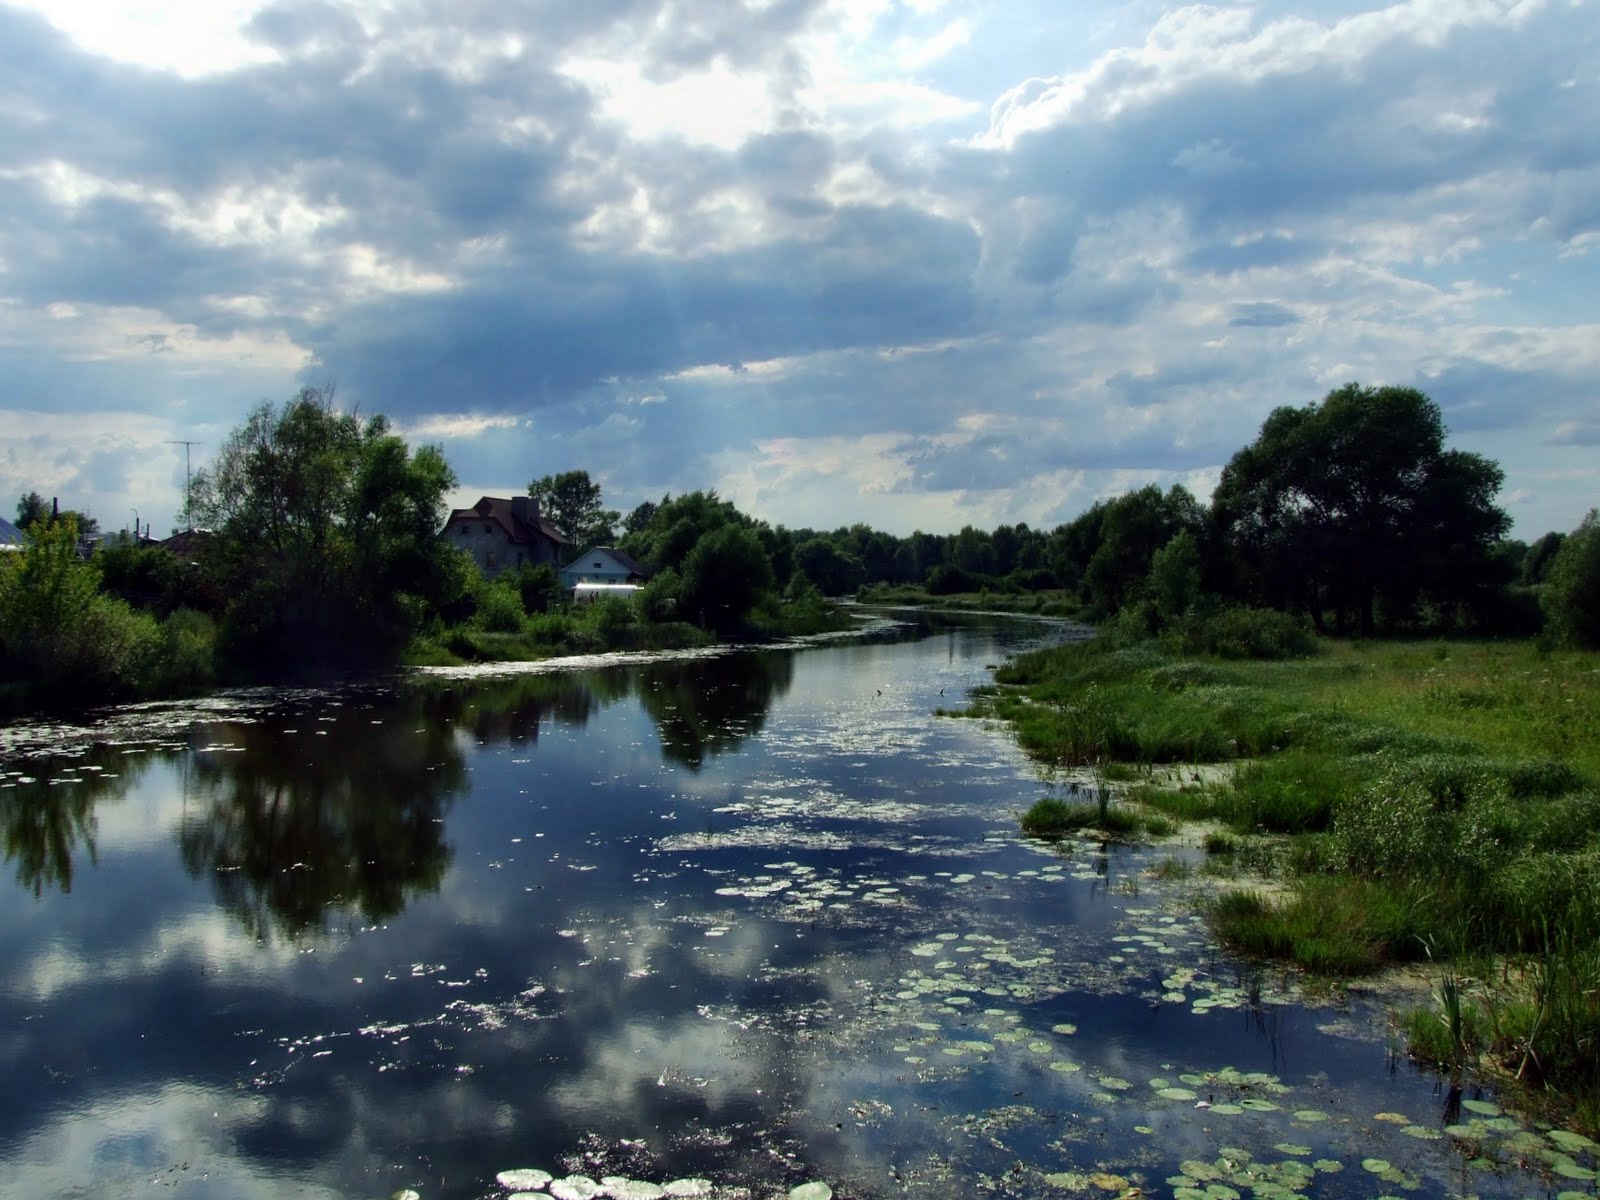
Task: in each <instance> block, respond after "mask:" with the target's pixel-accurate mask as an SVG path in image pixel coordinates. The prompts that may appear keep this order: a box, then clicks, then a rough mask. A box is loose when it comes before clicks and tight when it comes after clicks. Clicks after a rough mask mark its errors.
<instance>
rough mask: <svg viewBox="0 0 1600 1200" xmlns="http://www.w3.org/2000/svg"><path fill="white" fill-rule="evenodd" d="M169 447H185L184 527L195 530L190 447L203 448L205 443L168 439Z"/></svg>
mask: <svg viewBox="0 0 1600 1200" xmlns="http://www.w3.org/2000/svg"><path fill="white" fill-rule="evenodd" d="M167 445H169V446H182V447H183V527H184V529H185V530H191V529H193V528H194V517H193V515H192V514H193V512H194V507H193V505H194V491H193V489H192V487H191V486H190V481H191V479H192V478H193V476H192V475H191V474H190V471H189V447H191V446H203V445H205V443H204V442H186V441H184V440H183V439H182V438H168V439H167Z"/></svg>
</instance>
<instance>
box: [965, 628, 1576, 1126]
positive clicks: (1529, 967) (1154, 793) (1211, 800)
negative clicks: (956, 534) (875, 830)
mask: <svg viewBox="0 0 1600 1200" xmlns="http://www.w3.org/2000/svg"><path fill="white" fill-rule="evenodd" d="M997 679H998V681H999V683H1000V684H1001V685H1002V686H1001V687H1000V688H997V689H996V690H995V691H994V692H993V693H991V694H988V695H984V696H981V697H980V698H979V703H978V707H977V711H979V712H985V713H991V714H994V715H998V716H1001V717H1004V718H1006V719H1008V720H1009V721H1011V722H1012V724H1013V726H1014V728H1015V730H1016V733H1017V736H1018V738H1019V739H1020V741H1021V742H1022V744H1023V745H1024V746H1025V747H1026V748H1027V749H1028V750H1029V751H1030V752H1031V753H1032V754H1034V755H1035V756H1037V757H1039V758H1040V759H1042V760H1044V761H1046V762H1049V763H1052V764H1057V765H1060V766H1063V767H1069V766H1085V765H1093V764H1097V763H1098V764H1099V766H1100V769H1101V770H1102V771H1103V772H1105V773H1106V774H1107V775H1108V776H1109V777H1111V778H1112V779H1120V780H1121V781H1122V789H1121V790H1122V794H1123V796H1124V797H1126V798H1128V799H1132V800H1137V801H1140V802H1142V803H1143V804H1145V805H1146V806H1150V807H1154V808H1156V809H1158V810H1160V811H1162V812H1165V813H1167V814H1168V815H1171V816H1175V817H1180V818H1184V819H1195V820H1202V819H1203V820H1208V821H1212V822H1216V823H1220V824H1221V825H1222V826H1225V827H1226V829H1227V833H1226V834H1224V835H1221V836H1215V837H1213V838H1211V839H1209V844H1210V845H1211V846H1212V847H1214V848H1215V849H1216V850H1218V851H1219V852H1222V853H1226V852H1227V850H1228V848H1229V847H1230V846H1233V847H1239V848H1241V849H1242V848H1244V847H1246V846H1249V847H1250V848H1251V858H1252V860H1253V861H1257V862H1260V861H1263V860H1266V861H1270V862H1271V863H1272V864H1274V866H1275V872H1274V873H1275V874H1276V875H1277V876H1279V877H1280V883H1287V888H1284V887H1282V886H1274V887H1273V888H1272V889H1270V890H1269V889H1266V888H1261V889H1248V888H1247V889H1244V890H1238V891H1234V892H1231V893H1229V894H1226V895H1224V896H1223V897H1222V898H1221V899H1220V900H1219V901H1218V902H1217V903H1216V904H1215V906H1214V909H1213V914H1212V915H1213V921H1214V925H1215V928H1216V930H1217V932H1218V934H1219V935H1220V936H1221V937H1222V939H1223V940H1224V941H1225V942H1227V943H1228V944H1230V945H1231V946H1233V947H1234V948H1235V949H1237V950H1240V951H1241V952H1244V953H1248V954H1258V955H1263V956H1270V957H1275V958H1281V959H1287V960H1290V961H1293V962H1295V963H1297V964H1299V965H1301V966H1303V967H1305V968H1307V969H1309V970H1312V971H1315V972H1318V973H1323V974H1329V975H1357V974H1365V973H1371V972H1375V971H1379V970H1381V969H1383V968H1385V967H1387V966H1390V965H1392V964H1396V963H1402V962H1416V961H1431V962H1432V963H1433V964H1434V969H1435V970H1436V971H1437V973H1438V980H1439V985H1440V986H1439V994H1438V1001H1437V1003H1436V1005H1435V1006H1434V1009H1433V1010H1430V1011H1427V1012H1424V1013H1422V1014H1420V1015H1418V1016H1416V1017H1414V1018H1413V1019H1412V1021H1411V1028H1412V1033H1413V1037H1412V1045H1413V1050H1414V1052H1415V1053H1417V1054H1418V1055H1419V1056H1422V1057H1425V1058H1427V1059H1430V1060H1433V1061H1439V1062H1441V1063H1442V1064H1444V1065H1446V1066H1448V1067H1451V1068H1454V1069H1459V1068H1462V1067H1470V1066H1477V1067H1481V1068H1483V1069H1486V1070H1493V1071H1498V1072H1501V1073H1503V1074H1504V1075H1506V1076H1507V1077H1513V1076H1514V1077H1516V1078H1517V1079H1518V1080H1519V1082H1520V1084H1521V1085H1522V1086H1525V1087H1527V1088H1528V1089H1529V1090H1530V1092H1534V1093H1543V1094H1545V1095H1546V1096H1552V1097H1557V1098H1559V1099H1560V1100H1561V1101H1563V1102H1564V1103H1569V1104H1570V1106H1571V1107H1573V1108H1574V1109H1575V1110H1576V1111H1577V1113H1578V1119H1579V1121H1580V1122H1581V1123H1582V1124H1583V1125H1584V1126H1585V1127H1587V1128H1589V1129H1591V1130H1592V1129H1594V1128H1595V1127H1596V1126H1600V791H1597V784H1600V737H1596V731H1600V655H1595V654H1593V653H1559V654H1546V653H1543V652H1541V651H1540V650H1539V649H1537V648H1536V647H1535V646H1534V645H1533V644H1532V643H1493V644H1487V643H1466V642H1406V643H1402V642H1366V643H1359V642H1326V643H1322V644H1321V646H1320V653H1317V654H1316V655H1314V656H1312V657H1308V658H1303V659H1297V660H1291V661H1272V662H1248V663H1246V662H1237V661H1223V660H1218V659H1202V658H1180V657H1175V656H1173V655H1170V654H1167V653H1164V652H1163V651H1161V650H1160V649H1157V648H1156V647H1154V646H1153V645H1148V644H1147V645H1140V646H1127V645H1121V646H1119V645H1115V644H1112V643H1110V642H1109V641H1101V642H1095V643H1088V644H1084V645H1074V646H1065V647H1061V648H1058V649H1053V650H1048V651H1043V652H1040V653H1037V654H1033V655H1028V656H1025V657H1023V658H1021V659H1019V660H1017V661H1016V662H1014V663H1012V664H1009V665H1007V666H1006V667H1005V668H1003V669H1002V670H1001V671H1000V673H999V674H998V676H997ZM1200 763H1227V764H1231V765H1232V767H1233V769H1229V770H1225V771H1220V772H1216V771H1210V772H1208V771H1197V770H1194V769H1192V768H1190V769H1185V770H1180V771H1177V772H1174V771H1172V770H1171V768H1170V766H1169V767H1168V768H1167V769H1163V764H1168V765H1171V764H1200ZM1173 774H1176V775H1177V777H1178V778H1179V779H1181V780H1186V781H1187V783H1186V785H1183V786H1179V787H1172V786H1170V784H1168V783H1165V782H1162V781H1164V780H1166V779H1167V777H1169V776H1172V775H1173ZM1263 845H1264V846H1265V847H1266V850H1265V851H1264V850H1263Z"/></svg>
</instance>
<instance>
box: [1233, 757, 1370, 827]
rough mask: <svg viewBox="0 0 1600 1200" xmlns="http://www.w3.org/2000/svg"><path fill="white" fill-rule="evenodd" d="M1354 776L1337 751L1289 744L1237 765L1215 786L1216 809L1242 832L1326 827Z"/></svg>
mask: <svg viewBox="0 0 1600 1200" xmlns="http://www.w3.org/2000/svg"><path fill="white" fill-rule="evenodd" d="M1359 776H1360V771H1359V768H1357V769H1354V770H1353V769H1352V765H1351V764H1350V763H1349V762H1348V761H1346V760H1345V758H1344V757H1343V756H1341V755H1335V754H1331V753H1329V752H1328V751H1326V750H1320V749H1310V748H1306V747H1293V748H1290V749H1288V750H1285V751H1283V752H1282V753H1281V754H1274V755H1271V756H1269V757H1267V758H1262V759H1258V760H1256V761H1254V762H1249V763H1245V764H1244V765H1243V766H1241V767H1240V768H1239V769H1238V771H1236V772H1235V773H1234V776H1233V779H1232V780H1231V781H1230V782H1229V784H1228V785H1227V786H1226V787H1225V788H1223V789H1222V790H1221V794H1220V796H1219V797H1218V801H1217V812H1218V815H1220V816H1222V817H1223V818H1224V819H1225V820H1227V821H1229V822H1230V823H1231V824H1233V825H1235V826H1237V827H1238V828H1239V829H1241V830H1244V831H1246V832H1250V831H1254V830H1266V831H1269V832H1272V833H1304V832H1307V831H1310V830H1322V829H1326V828H1328V826H1329V824H1330V823H1331V822H1332V819H1333V814H1334V810H1335V808H1336V806H1338V805H1339V804H1340V803H1341V802H1342V801H1343V800H1344V799H1345V797H1346V796H1347V795H1348V793H1349V791H1350V789H1351V787H1352V783H1353V782H1354V780H1356V779H1359Z"/></svg>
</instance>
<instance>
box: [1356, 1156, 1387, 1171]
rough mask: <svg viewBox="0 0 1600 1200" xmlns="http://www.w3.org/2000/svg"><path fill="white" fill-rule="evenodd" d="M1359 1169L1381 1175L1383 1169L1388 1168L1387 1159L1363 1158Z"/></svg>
mask: <svg viewBox="0 0 1600 1200" xmlns="http://www.w3.org/2000/svg"><path fill="white" fill-rule="evenodd" d="M1361 1169H1362V1170H1364V1171H1371V1172H1372V1173H1373V1174H1374V1175H1382V1174H1383V1173H1384V1172H1385V1171H1388V1170H1389V1169H1390V1166H1389V1162H1388V1160H1387V1159H1382V1158H1364V1159H1362V1160H1361Z"/></svg>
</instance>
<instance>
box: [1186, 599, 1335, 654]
mask: <svg viewBox="0 0 1600 1200" xmlns="http://www.w3.org/2000/svg"><path fill="white" fill-rule="evenodd" d="M1170 640H1171V641H1172V642H1173V643H1174V644H1175V647H1176V648H1177V649H1178V650H1179V651H1180V652H1182V653H1185V654H1212V655H1215V656H1217V657H1218V658H1259V659H1273V658H1306V657H1308V656H1310V655H1312V654H1315V653H1316V651H1317V641H1316V638H1315V637H1314V636H1313V635H1312V633H1311V631H1310V630H1309V629H1307V628H1306V626H1305V622H1304V621H1302V620H1300V619H1299V618H1298V617H1293V616H1290V615H1289V614H1288V613H1281V612H1277V611H1276V610H1274V609H1270V608H1248V607H1244V606H1234V607H1229V608H1223V609H1219V610H1218V611H1217V612H1214V613H1211V614H1209V615H1205V616H1194V617H1190V618H1189V619H1188V620H1185V621H1181V622H1179V623H1178V625H1177V626H1175V631H1174V634H1173V636H1172V638H1171V639H1170Z"/></svg>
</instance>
